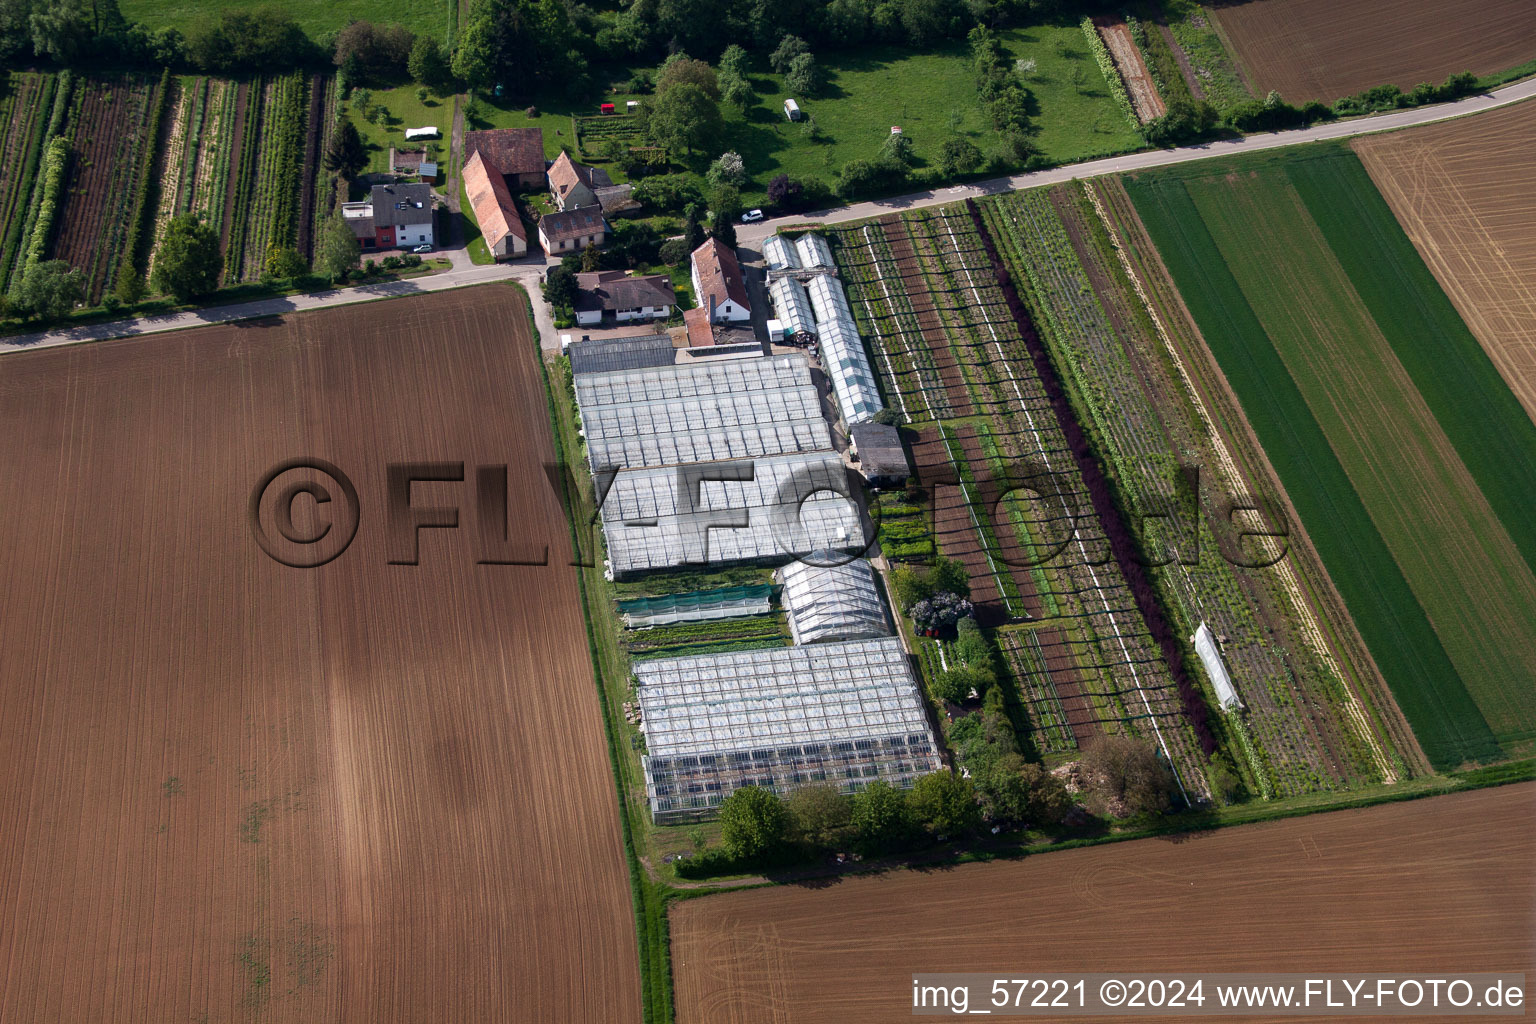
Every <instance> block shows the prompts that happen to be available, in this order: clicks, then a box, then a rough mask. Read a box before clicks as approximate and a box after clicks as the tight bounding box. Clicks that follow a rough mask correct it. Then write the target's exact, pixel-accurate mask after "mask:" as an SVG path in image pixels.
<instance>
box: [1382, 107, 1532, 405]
mask: <svg viewBox="0 0 1536 1024" xmlns="http://www.w3.org/2000/svg"><path fill="white" fill-rule="evenodd" d="M1352 146H1353V147H1354V150H1355V152H1356V153H1357V154H1358V155H1359V157H1360V160H1361V162H1362V163H1363V164H1365V169H1366V170H1367V171H1368V172H1370V175H1371V180H1372V181H1374V182H1375V183H1376V187H1377V188H1378V189H1380V190H1381V194H1382V196H1384V197H1385V198H1386V200H1387V202H1388V203H1389V204H1390V205H1391V207H1392V212H1393V213H1395V214H1397V219H1398V221H1399V222H1400V223H1401V224H1402V226H1403V230H1405V231H1406V232H1407V233H1408V237H1409V238H1411V239H1413V244H1414V245H1415V246H1417V247H1418V250H1419V255H1421V256H1422V257H1423V258H1424V262H1425V263H1427V264H1429V268H1430V269H1431V270H1432V271H1434V274H1435V279H1436V280H1437V281H1439V282H1440V286H1441V287H1442V288H1444V289H1445V293H1446V294H1447V295H1448V296H1450V299H1451V301H1452V302H1453V303H1455V305H1456V310H1457V312H1459V313H1460V314H1461V318H1462V320H1464V321H1465V322H1466V324H1467V326H1468V327H1470V328H1471V329H1472V333H1473V334H1475V335H1477V339H1478V341H1480V342H1482V344H1483V348H1484V350H1486V351H1487V353H1488V357H1489V358H1490V359H1491V360H1493V364H1494V366H1496V367H1498V370H1499V372H1500V373H1501V374H1502V375H1503V376H1504V380H1505V382H1506V383H1508V384H1509V387H1510V389H1511V390H1512V391H1514V393H1515V395H1516V397H1518V398H1519V399H1520V401H1521V403H1522V404H1524V406H1525V411H1526V412H1527V413H1528V414H1529V415H1530V416H1531V418H1532V419H1536V204H1533V203H1532V202H1531V201H1530V197H1531V196H1532V195H1536V161H1533V160H1532V159H1531V158H1530V157H1531V153H1532V152H1536V104H1533V103H1519V104H1515V105H1514V106H1510V107H1505V108H1503V109H1500V110H1494V111H1490V112H1489V113H1486V114H1481V115H1479V116H1477V117H1470V118H1458V119H1457V120H1454V121H1447V122H1445V123H1444V124H1437V125H1426V126H1424V127H1422V128H1415V129H1413V130H1411V131H1406V132H1392V133H1388V134H1383V135H1372V136H1368V137H1366V138H1362V139H1356V140H1355V141H1354V142H1353V143H1352Z"/></svg>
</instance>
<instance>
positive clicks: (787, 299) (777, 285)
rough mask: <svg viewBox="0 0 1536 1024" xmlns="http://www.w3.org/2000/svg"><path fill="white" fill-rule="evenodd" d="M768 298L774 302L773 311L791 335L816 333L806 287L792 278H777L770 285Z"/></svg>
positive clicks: (814, 319) (814, 320)
mask: <svg viewBox="0 0 1536 1024" xmlns="http://www.w3.org/2000/svg"><path fill="white" fill-rule="evenodd" d="M768 297H769V298H771V299H772V300H773V311H774V313H775V314H777V315H778V318H779V320H780V321H782V323H783V325H784V330H786V331H788V332H789V333H790V334H802V333H803V334H814V333H816V318H815V316H814V315H812V313H811V300H810V299H809V298H808V297H807V296H806V294H805V285H803V284H801V283H800V282H799V281H796V280H795V279H794V278H792V277H776V278H774V279H773V280H772V281H771V282H770V283H769V285H768Z"/></svg>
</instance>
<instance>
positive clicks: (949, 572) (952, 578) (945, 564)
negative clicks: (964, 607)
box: [928, 555, 971, 597]
mask: <svg viewBox="0 0 1536 1024" xmlns="http://www.w3.org/2000/svg"><path fill="white" fill-rule="evenodd" d="M928 579H929V580H931V581H932V583H933V590H934V593H946V594H958V595H960V596H961V597H970V596H971V573H970V570H968V569H966V567H965V563H964V562H962V561H960V560H959V559H957V558H946V557H944V556H943V555H940V556H938V557H937V558H935V559H934V560H933V568H931V569H929V570H928Z"/></svg>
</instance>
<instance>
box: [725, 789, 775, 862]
mask: <svg viewBox="0 0 1536 1024" xmlns="http://www.w3.org/2000/svg"><path fill="white" fill-rule="evenodd" d="M788 825H789V813H788V812H787V811H786V810H785V809H784V802H783V801H782V800H780V799H779V798H778V797H777V796H776V795H774V794H773V793H772V792H770V791H769V790H766V789H759V788H758V787H757V786H746V787H744V788H742V789H738V790H736V791H735V792H734V793H732V794H731V795H730V796H728V797H726V798H725V800H724V801H723V802H722V803H721V804H720V841H721V842H722V843H724V844H725V848H726V849H727V850H729V851H730V853H731V855H732V856H734V857H737V858H740V859H748V858H752V857H759V856H762V855H763V854H764V853H767V852H768V851H769V850H771V849H773V848H774V847H775V846H777V845H779V843H781V842H783V841H784V834H785V830H786V828H787V827H788Z"/></svg>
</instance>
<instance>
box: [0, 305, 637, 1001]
mask: <svg viewBox="0 0 1536 1024" xmlns="http://www.w3.org/2000/svg"><path fill="white" fill-rule="evenodd" d="M535 352H536V348H535V345H534V342H533V341H532V339H531V337H530V332H529V329H528V319H527V312H526V305H525V303H524V300H523V299H522V297H521V296H520V295H519V294H518V293H517V292H516V291H514V290H513V289H511V288H509V287H507V286H503V285H493V286H488V287H485V288H480V289H474V290H467V291H454V292H443V293H440V294H436V295H432V296H425V297H418V298H408V299H400V300H396V301H390V302H380V303H370V304H368V305H367V306H363V307H350V308H340V309H335V310H328V311H324V312H318V313H309V314H304V315H302V316H295V317H291V318H288V319H286V320H283V321H277V320H269V321H263V322H257V323H251V324H246V325H239V326H233V325H232V326H221V327H210V328H205V329H199V330H195V331H184V332H178V333H174V334H166V335H159V336H154V337H148V338H142V339H132V340H125V341H120V342H106V343H101V344H94V345H87V346H78V347H71V348H62V349H53V350H49V351H45V352H38V353H29V354H22V355H12V356H6V357H3V358H0V427H3V431H4V435H5V437H6V445H5V448H4V451H3V454H0V496H3V500H4V503H5V525H6V529H5V531H4V533H3V535H0V565H3V566H4V572H3V573H0V651H3V652H4V653H3V656H0V701H3V705H0V708H3V713H0V1022H4V1024H49V1022H66V1021H67V1022H77V1021H114V1022H123V1024H126V1022H140V1021H142V1022H156V1024H161V1022H170V1021H177V1022H185V1021H207V1022H225V1024H231V1022H243V1021H262V1022H277V1021H304V1022H316V1021H332V1022H335V1021H344V1022H357V1024H382V1022H402V1024H403V1022H416V1021H422V1022H426V1021H456V1022H470V1021H474V1022H496V1021H511V1020H516V1021H520V1022H521V1021H531V1022H550V1024H567V1022H571V1021H585V1022H592V1024H610V1022H626V1021H638V1020H639V1003H640V996H639V977H638V965H637V957H636V948H635V930H634V923H633V919H632V916H631V909H630V892H629V888H628V882H627V878H626V875H625V863H624V859H623V852H622V846H621V841H620V835H619V822H618V817H617V799H616V795H615V792H614V787H613V782H612V776H611V773H610V770H609V767H608V763H607V751H606V744H605V741H604V734H603V726H602V721H601V718H600V713H599V707H598V703H597V693H596V689H595V687H594V685H593V680H592V675H591V668H590V665H589V662H588V657H587V651H586V643H585V641H584V636H583V624H582V615H581V609H580V605H579V600H578V592H577V581H576V578H575V576H574V575H573V574H572V571H571V570H568V569H565V568H563V566H564V564H565V563H566V562H567V561H568V560H569V558H568V550H569V545H568V540H567V537H568V533H567V529H566V526H565V524H564V519H563V516H562V512H561V508H560V505H559V502H558V500H557V499H556V497H555V495H554V494H553V493H552V492H551V490H550V488H549V487H548V486H547V485H546V484H545V483H544V474H543V472H542V469H541V463H542V462H544V461H546V460H552V457H553V448H552V442H551V436H550V428H549V425H548V423H547V421H546V417H545V414H544V409H545V402H544V398H543V394H542V389H541V385H540V381H539V376H538V369H537V364H536V362H535V358H536V356H535ZM295 456H317V457H320V458H323V459H327V460H329V461H331V462H333V463H335V464H336V465H337V466H339V467H340V468H341V469H342V470H344V471H345V472H346V473H348V474H349V475H350V477H351V479H352V480H353V481H354V482H355V483H356V488H357V492H358V495H359V498H360V505H361V517H360V519H361V525H360V528H359V530H358V532H357V537H356V540H355V541H354V542H353V543H352V545H351V547H350V548H349V549H348V550H347V551H345V553H343V554H342V555H341V556H340V557H338V558H337V559H336V560H335V561H333V562H331V563H330V564H328V565H325V566H323V567H321V568H318V569H292V568H287V567H284V566H282V565H279V564H277V563H276V562H274V561H272V560H270V559H268V558H267V557H266V556H265V555H264V554H263V553H262V552H261V551H260V550H259V549H258V547H257V545H256V543H255V541H254V539H253V536H252V531H251V529H250V527H249V523H248V519H247V512H246V509H247V502H248V499H249V497H250V495H251V492H252V490H253V488H254V487H255V485H256V482H257V480H258V479H259V478H260V477H261V476H262V474H263V473H265V472H266V471H267V470H268V469H269V468H270V467H272V466H274V465H276V464H277V463H279V462H281V461H283V460H286V459H289V458H292V457H295ZM425 459H435V460H454V461H457V460H461V459H462V460H464V462H465V463H466V464H467V467H468V475H469V476H470V478H471V480H473V479H474V468H473V467H474V466H475V465H477V464H493V465H499V464H509V465H510V471H509V472H510V478H511V481H512V487H511V497H510V499H509V505H510V514H511V520H512V521H513V522H514V523H516V524H518V527H517V529H518V530H519V532H520V534H521V535H522V536H525V537H527V538H529V539H531V540H533V541H536V542H538V543H541V544H542V543H545V542H547V543H548V545H549V553H550V561H551V563H552V567H511V566H479V565H476V564H475V549H476V543H475V540H476V538H475V537H474V536H472V534H471V529H470V528H471V527H473V525H474V522H475V514H476V513H475V509H476V505H475V503H474V499H473V498H472V497H470V496H469V494H468V491H469V488H471V487H472V486H473V485H472V484H465V485H458V484H452V483H430V484H417V485H416V488H415V492H416V496H415V499H414V504H415V505H417V506H421V505H425V504H433V505H447V504H457V505H458V506H459V507H460V508H461V509H463V510H464V511H463V513H462V514H461V520H462V521H463V524H464V528H461V529H460V530H457V531H445V530H426V531H422V534H421V538H420V564H419V565H417V566H400V565H390V564H388V558H389V547H388V545H386V533H387V530H386V517H385V501H384V489H385V476H384V473H385V463H386V461H392V460H425ZM338 500H339V497H338ZM307 501H308V499H302V498H301V499H300V502H298V503H296V504H298V505H300V506H301V507H300V508H299V509H298V515H297V516H296V520H298V521H301V522H302V521H304V520H306V519H307V520H308V521H307V522H304V523H303V525H304V527H305V528H309V527H312V526H313V520H314V518H315V512H314V510H313V503H310V504H309V505H307V506H305V505H304V504H303V503H304V502H307ZM327 518H329V517H327Z"/></svg>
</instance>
